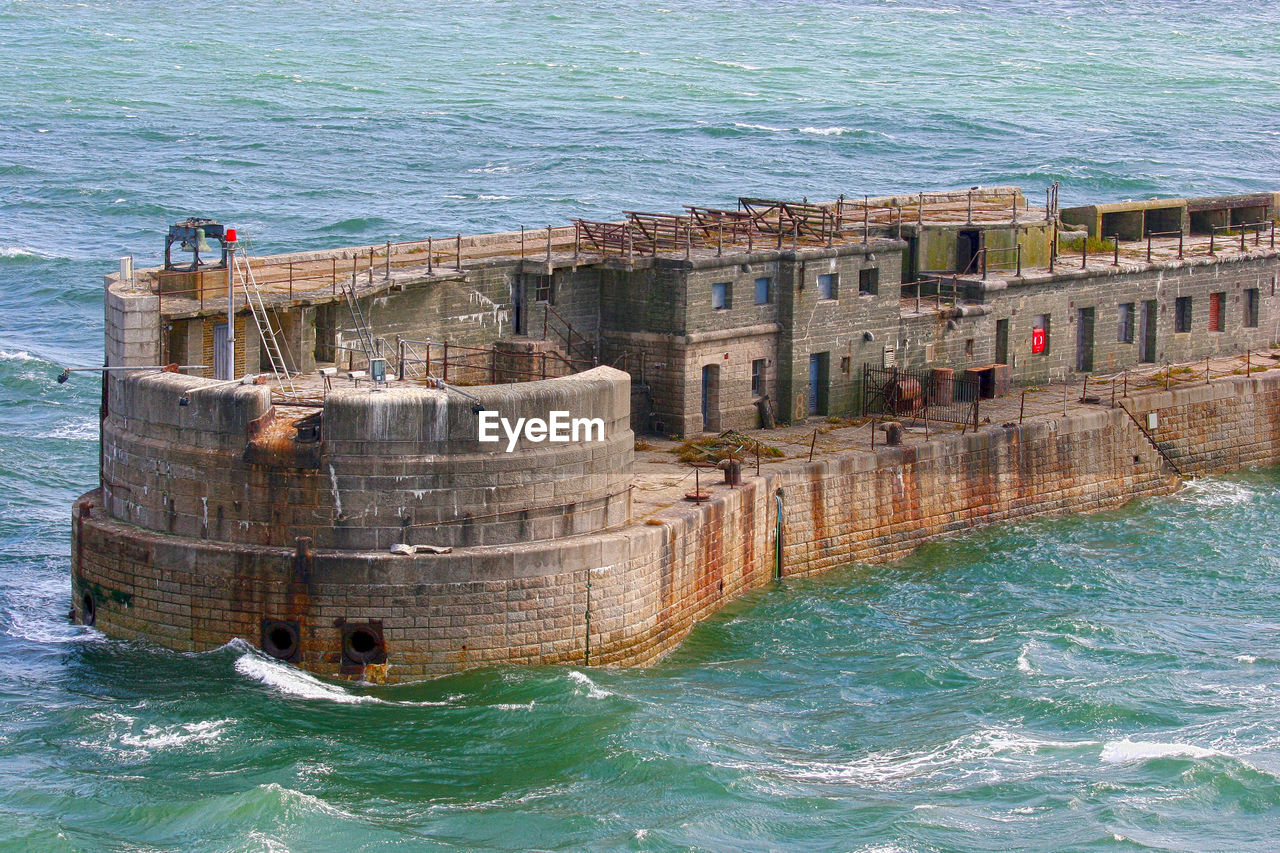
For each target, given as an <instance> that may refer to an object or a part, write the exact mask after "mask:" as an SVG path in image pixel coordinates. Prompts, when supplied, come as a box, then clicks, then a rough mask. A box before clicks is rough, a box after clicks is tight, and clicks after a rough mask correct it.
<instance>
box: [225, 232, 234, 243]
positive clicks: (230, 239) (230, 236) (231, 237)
mask: <svg viewBox="0 0 1280 853" xmlns="http://www.w3.org/2000/svg"><path fill="white" fill-rule="evenodd" d="M223 233H224V234H225V236H224V237H223V240H224V241H225V242H227V243H234V242H235V241H236V229H234V228H228V229H227V230H226V231H225V232H223Z"/></svg>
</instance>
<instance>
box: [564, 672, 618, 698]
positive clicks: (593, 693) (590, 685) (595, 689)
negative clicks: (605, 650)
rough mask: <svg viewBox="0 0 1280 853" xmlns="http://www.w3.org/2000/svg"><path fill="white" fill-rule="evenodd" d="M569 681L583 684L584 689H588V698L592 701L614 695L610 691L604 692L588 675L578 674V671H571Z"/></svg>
mask: <svg viewBox="0 0 1280 853" xmlns="http://www.w3.org/2000/svg"><path fill="white" fill-rule="evenodd" d="M569 679H570V680H572V681H576V682H577V683H578V684H581V685H582V686H583V687H585V688H587V696H588V697H589V698H591V699H603V698H605V697H606V696H612V695H613V694H612V693H610V692H609V691H608V690H604V689H602V688H600V687H599V686H597V685H596V683H595V682H594V681H592V680H591V679H590V678H589V677H588V676H587V674H586V673H584V672H578V671H577V670H576V669H571V670H569ZM575 692H576V691H575Z"/></svg>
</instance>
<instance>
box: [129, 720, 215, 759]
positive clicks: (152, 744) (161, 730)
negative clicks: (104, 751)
mask: <svg viewBox="0 0 1280 853" xmlns="http://www.w3.org/2000/svg"><path fill="white" fill-rule="evenodd" d="M230 722H231V720H203V721H201V722H198V723H179V724H178V725H176V726H147V727H146V728H144V729H143V730H142V733H141V734H136V735H135V734H126V735H121V736H120V743H122V744H124V745H125V746H129V747H133V748H134V749H142V750H146V751H147V752H152V751H155V750H158V749H174V748H176V747H182V746H186V745H187V744H192V743H214V742H216V741H218V740H219V739H220V738H221V737H222V732H223V730H224V729H225V728H226V727H227V725H228V724H229V723H230Z"/></svg>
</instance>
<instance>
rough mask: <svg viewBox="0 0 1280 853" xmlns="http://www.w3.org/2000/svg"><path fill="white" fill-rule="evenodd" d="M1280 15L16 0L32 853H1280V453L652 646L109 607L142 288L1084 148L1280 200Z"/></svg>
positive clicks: (1097, 185) (18, 709)
mask: <svg viewBox="0 0 1280 853" xmlns="http://www.w3.org/2000/svg"><path fill="white" fill-rule="evenodd" d="M1278 36H1280V7H1277V6H1276V5H1275V4H1274V3H1268V2H1244V1H1243V0H1224V1H1223V2H1213V3H1208V2H1172V3H1155V2H1132V3H1118V2H1117V3H1110V4H1104V3H1098V2H1088V0H1084V2H1076V3H1067V2H1053V0H1049V2H1028V1H1027V0H1018V2H1012V1H1011V2H1001V3H995V2H979V3H975V4H948V3H943V4H932V3H910V2H901V3H892V2H889V3H874V4H873V3H865V2H768V3H766V2H747V0H742V2H703V3H699V4H668V5H667V6H665V7H664V6H660V5H656V4H647V3H639V4H637V3H626V4H624V3H616V2H610V0H604V2H596V3H592V4H576V3H569V2H559V0H552V2H541V3H512V2H492V0H489V1H488V2H486V0H479V2H468V3H461V2H459V3H443V2H436V3H400V4H394V3H384V2H363V3H346V4H320V3H311V2H297V3H289V4H284V3H278V2H257V3H240V2H230V3H222V4H215V5H206V6H199V7H179V6H174V5H173V4H160V3H154V2H144V0H137V2H109V0H108V1H106V2H87V3H53V2H33V1H32V0H10V2H4V3H0V331H2V334H0V783H2V784H0V849H13V850H28V849H30V850H131V851H151V850H227V851H242V850H243V851H248V850H269V851H285V850H289V851H309V850H317V851H319V850H337V849H346V850H359V849H382V848H384V847H387V848H393V849H404V850H418V849H504V850H508V849H509V850H515V849H525V848H538V849H556V850H570V849H583V848H595V849H636V850H649V849H682V848H695V849H703V850H728V849H749V850H866V851H892V850H900V851H934V850H999V851H1007V850H1023V849H1027V850H1055V849H1072V850H1246V849H1247V850H1268V849H1274V848H1275V846H1276V845H1277V844H1278V843H1280V842H1277V838H1280V615H1278V614H1280V587H1278V585H1277V579H1278V578H1280V555H1278V552H1277V546H1276V544H1275V541H1274V539H1273V535H1272V532H1273V531H1274V530H1276V529H1277V528H1278V527H1280V471H1275V470H1272V471H1260V472H1246V473H1243V474H1241V475H1238V476H1234V477H1226V478H1218V479H1214V480H1207V481H1202V482H1200V483H1197V484H1195V485H1193V486H1192V487H1190V488H1188V489H1186V490H1184V491H1183V492H1182V493H1181V494H1179V495H1177V496H1175V497H1173V498H1170V499H1166V500H1160V501H1150V502H1142V503H1138V504H1135V505H1132V506H1130V507H1128V508H1125V509H1124V510H1121V511H1118V512H1113V513H1107V514H1103V515H1097V516H1091V517H1087V518H1075V519H1068V520H1055V521H1033V522H1027V523H1024V524H1018V525H1013V526H1008V527H1004V528H1001V529H998V530H992V531H987V532H983V533H979V534H975V535H971V536H968V537H964V538H960V539H955V540H951V541H947V542H944V543H939V544H935V545H932V546H930V547H928V548H925V549H924V550H922V551H920V552H919V553H918V554H916V555H915V556H913V557H911V558H910V559H907V560H904V561H902V562H899V563H896V564H893V565H890V566H877V567H859V566H851V567H849V568H848V569H846V570H842V571H839V572H836V573H833V574H831V575H829V576H826V577H823V578H821V579H815V580H807V581H789V582H787V583H786V584H785V585H783V586H781V587H779V588H776V589H770V590H766V591H761V592H759V593H757V594H755V595H753V596H751V597H750V598H749V599H747V600H744V601H741V602H739V603H737V604H735V605H734V606H732V607H731V608H730V609H729V610H728V611H726V612H725V613H723V614H722V615H721V616H719V617H718V618H716V619H714V620H712V621H711V622H709V623H708V624H706V625H703V626H702V627H700V628H699V629H698V630H697V631H695V633H694V634H693V636H692V637H691V638H690V639H689V640H688V641H687V642H686V643H685V644H684V645H683V646H682V647H681V648H680V649H679V650H678V651H677V652H676V653H675V654H674V655H673V656H671V657H670V658H668V659H667V660H666V661H664V662H663V663H662V664H661V665H659V666H657V667H654V668H652V669H649V670H645V671H617V670H604V671H602V670H597V669H590V670H587V669H582V668H565V669H492V670H484V671H480V672H474V673H470V674H465V675H459V676H456V677H449V678H443V679H440V680H437V681H433V682H429V683H425V684H420V685H414V686H407V687H397V688H383V689H374V688H359V687H353V686H350V685H336V684H330V683H326V682H323V681H319V680H317V679H314V678H312V677H310V676H307V675H303V674H300V673H298V672H296V671H294V670H291V669H288V668H285V667H282V666H279V665H277V664H274V663H271V662H269V661H267V660H264V659H263V658H262V657H260V656H259V655H258V654H256V653H255V652H254V651H253V650H252V649H250V648H248V647H247V646H240V645H231V646H228V647H225V648H223V649H220V650H217V651H214V652H209V653H205V654H198V655H184V654H177V653H172V652H166V651H162V650H158V649H155V648H148V647H145V646H141V645H131V644H122V643H118V642H114V641H110V640H106V639H104V638H102V637H101V636H100V635H97V634H95V633H93V632H90V631H86V630H84V629H81V628H79V627H75V626H71V625H69V624H68V623H67V621H66V618H65V615H66V611H67V609H68V606H69V583H68V580H67V570H68V565H69V507H70V504H71V502H72V500H73V499H74V498H75V497H76V496H77V495H78V494H80V493H81V492H82V491H84V490H85V489H87V488H89V487H90V486H92V485H93V484H94V483H95V482H96V479H97V474H96V462H97V422H96V403H97V382H96V379H95V378H93V377H91V376H88V375H85V374H79V375H77V376H75V378H73V379H72V381H71V382H69V383H67V384H66V385H58V384H57V383H56V382H55V377H56V375H57V373H58V372H59V370H60V369H61V368H62V367H63V366H66V365H73V364H74V365H87V364H94V363H100V360H101V346H102V321H101V276H102V274H103V273H105V272H109V271H110V270H112V269H113V268H114V266H115V262H116V259H117V258H118V257H119V256H120V255H122V254H126V253H134V254H136V255H137V256H138V258H139V262H140V263H153V262H155V261H156V260H157V259H158V258H159V256H160V253H161V251H162V249H163V235H164V230H165V228H166V226H167V225H168V224H169V223H171V222H174V221H177V220H179V219H182V218H185V217H186V216H188V215H192V214H200V215H207V216H213V217H215V218H218V219H219V220H221V221H223V222H225V223H228V224H233V225H237V226H239V228H240V229H241V232H242V233H245V234H247V235H248V236H250V237H251V238H252V239H253V240H254V243H255V245H256V246H257V247H258V248H259V249H260V250H263V251H270V250H281V249H292V248H308V247H328V246H335V245H343V244H351V243H358V242H381V241H382V240H385V239H393V240H395V239H405V238H411V237H425V236H426V235H428V234H436V235H447V234H453V233H456V232H457V231H463V232H476V231H484V230H493V229H508V228H515V227H518V226H520V225H526V226H529V227H542V226H545V225H546V224H548V223H552V224H562V223H565V222H567V220H568V219H569V218H570V217H573V216H585V217H589V218H590V217H595V218H613V217H616V216H617V215H618V213H619V211H621V210H623V209H641V210H644V209H657V210H678V208H679V205H681V204H683V203H698V204H730V203H732V202H733V200H734V199H735V198H736V197H737V196H738V195H769V196H781V197H786V198H799V197H803V196H808V197H811V198H829V197H833V196H835V195H837V194H839V193H841V192H843V193H846V194H849V195H854V196H856V195H861V194H862V193H880V192H889V191H920V190H924V191H927V190H932V189H941V188H953V187H967V186H971V185H973V184H991V183H998V182H999V183H1004V182H1011V183H1019V184H1022V185H1023V186H1024V187H1025V188H1026V190H1027V192H1028V195H1029V196H1030V197H1031V198H1033V199H1034V198H1036V197H1037V196H1038V195H1039V194H1041V193H1042V192H1043V188H1044V187H1045V186H1046V185H1047V184H1049V183H1051V182H1052V181H1054V180H1060V181H1062V183H1063V190H1062V198H1063V201H1064V203H1076V202H1082V201H1085V200H1093V199H1102V200H1113V199H1121V198H1131V197H1132V198H1140V197H1147V196H1151V195H1156V194H1174V195H1185V194H1209V193H1220V192H1245V191H1254V190H1262V189H1276V188H1280V168H1277V166H1278V165H1280V157H1278V155H1277V144H1278V143H1280V38H1278Z"/></svg>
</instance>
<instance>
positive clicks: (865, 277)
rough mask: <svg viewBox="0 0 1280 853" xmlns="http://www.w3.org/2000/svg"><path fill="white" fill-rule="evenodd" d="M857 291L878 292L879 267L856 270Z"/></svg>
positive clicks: (873, 293) (872, 293)
mask: <svg viewBox="0 0 1280 853" xmlns="http://www.w3.org/2000/svg"><path fill="white" fill-rule="evenodd" d="M858 292H859V293H866V294H871V295H873V296H874V295H875V294H876V293H879V292H880V268H879V267H871V268H869V269H865V270H858Z"/></svg>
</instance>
